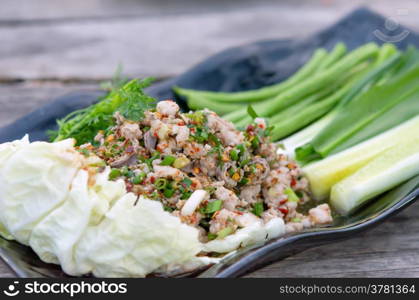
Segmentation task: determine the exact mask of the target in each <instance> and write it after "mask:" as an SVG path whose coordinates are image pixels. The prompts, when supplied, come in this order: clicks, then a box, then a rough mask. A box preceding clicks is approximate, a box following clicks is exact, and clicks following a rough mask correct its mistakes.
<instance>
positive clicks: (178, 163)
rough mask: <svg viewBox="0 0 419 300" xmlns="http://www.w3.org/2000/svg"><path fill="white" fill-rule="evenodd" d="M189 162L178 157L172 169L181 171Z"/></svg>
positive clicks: (185, 158) (184, 158)
mask: <svg viewBox="0 0 419 300" xmlns="http://www.w3.org/2000/svg"><path fill="white" fill-rule="evenodd" d="M190 162H191V161H190V160H189V159H188V158H187V157H178V158H176V160H175V161H174V163H173V167H175V168H177V169H182V168H184V167H186V166H187V165H189V163H190Z"/></svg>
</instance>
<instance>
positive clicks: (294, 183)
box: [291, 178, 297, 186]
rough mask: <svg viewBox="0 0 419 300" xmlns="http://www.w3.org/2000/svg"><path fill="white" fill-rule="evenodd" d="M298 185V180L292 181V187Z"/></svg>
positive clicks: (293, 179)
mask: <svg viewBox="0 0 419 300" xmlns="http://www.w3.org/2000/svg"><path fill="white" fill-rule="evenodd" d="M296 184H297V180H295V178H292V179H291V186H295V185H296Z"/></svg>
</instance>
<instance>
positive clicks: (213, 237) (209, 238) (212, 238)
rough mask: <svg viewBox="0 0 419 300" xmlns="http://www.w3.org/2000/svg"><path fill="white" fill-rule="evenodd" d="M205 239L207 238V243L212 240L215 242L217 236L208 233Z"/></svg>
mask: <svg viewBox="0 0 419 300" xmlns="http://www.w3.org/2000/svg"><path fill="white" fill-rule="evenodd" d="M207 237H208V240H209V241H212V240H215V239H216V238H217V235H216V234H215V233H211V232H209V233H208V236H207Z"/></svg>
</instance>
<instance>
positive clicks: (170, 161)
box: [160, 155, 176, 166]
mask: <svg viewBox="0 0 419 300" xmlns="http://www.w3.org/2000/svg"><path fill="white" fill-rule="evenodd" d="M175 160H176V157H174V156H171V155H166V156H165V157H164V158H163V160H162V162H161V163H160V165H161V166H171V165H172V164H173V163H174V162H175Z"/></svg>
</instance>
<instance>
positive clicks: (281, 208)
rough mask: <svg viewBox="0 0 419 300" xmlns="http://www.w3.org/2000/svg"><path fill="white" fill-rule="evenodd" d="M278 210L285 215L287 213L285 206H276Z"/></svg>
mask: <svg viewBox="0 0 419 300" xmlns="http://www.w3.org/2000/svg"><path fill="white" fill-rule="evenodd" d="M278 210H279V211H280V212H282V213H283V214H284V215H286V214H287V213H288V208H285V207H280V208H278Z"/></svg>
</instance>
